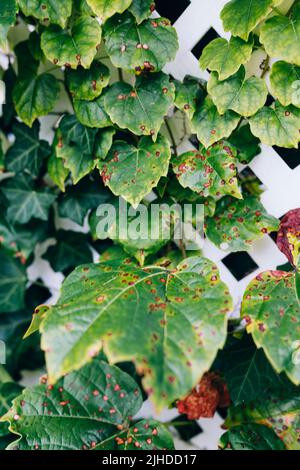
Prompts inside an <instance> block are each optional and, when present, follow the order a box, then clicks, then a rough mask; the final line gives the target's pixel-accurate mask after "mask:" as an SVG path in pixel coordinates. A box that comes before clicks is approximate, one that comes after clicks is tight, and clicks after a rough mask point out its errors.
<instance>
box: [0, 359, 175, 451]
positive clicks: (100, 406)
mask: <svg viewBox="0 0 300 470" xmlns="http://www.w3.org/2000/svg"><path fill="white" fill-rule="evenodd" d="M86 397H88V398H86ZM45 403H47V406H45ZM142 403H143V400H142V396H141V392H140V390H139V389H138V386H137V384H136V382H135V381H134V380H133V379H132V378H131V377H130V376H129V375H128V374H126V373H125V372H122V371H121V370H120V369H118V368H117V367H114V366H109V365H108V364H107V363H105V362H103V361H100V360H99V359H94V360H93V361H92V362H91V363H90V364H88V365H87V366H85V367H84V368H83V369H81V370H80V371H78V372H74V373H72V374H70V375H67V376H66V377H64V378H63V379H62V380H60V382H59V383H58V384H57V385H55V386H51V385H50V386H49V385H47V384H41V385H36V386H35V387H32V388H28V389H25V390H24V392H23V393H22V395H20V396H19V397H18V398H17V399H15V400H14V401H13V408H12V410H10V411H9V412H8V413H7V414H6V415H5V416H4V418H3V420H7V421H9V423H10V431H11V432H13V433H14V434H17V435H18V436H19V438H18V440H17V441H15V442H14V443H13V444H12V445H11V446H10V447H9V448H10V449H13V448H15V447H17V448H18V449H19V450H34V449H35V450H36V449H42V450H82V449H95V450H104V449H108V450H112V449H115V448H117V449H118V450H120V449H131V450H132V449H135V450H136V449H137V448H138V447H139V448H141V449H144V450H151V449H153V448H166V449H172V448H173V442H172V437H171V435H170V434H169V432H168V431H167V430H166V429H165V428H164V426H163V425H162V424H160V423H158V422H156V421H154V420H150V421H146V420H144V421H140V422H138V423H136V424H134V425H132V426H131V421H130V419H131V417H132V416H135V415H136V413H137V412H138V411H139V409H140V408H141V406H142ZM16 416H18V419H16Z"/></svg>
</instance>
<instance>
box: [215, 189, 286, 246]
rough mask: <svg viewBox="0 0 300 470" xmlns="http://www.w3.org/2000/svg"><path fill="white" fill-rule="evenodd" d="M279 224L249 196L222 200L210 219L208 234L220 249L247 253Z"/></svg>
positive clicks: (255, 199)
mask: <svg viewBox="0 0 300 470" xmlns="http://www.w3.org/2000/svg"><path fill="white" fill-rule="evenodd" d="M278 226H279V221H278V220H277V219H276V218H275V217H273V216H271V215H269V214H268V213H267V212H266V210H265V208H264V207H263V205H262V204H261V203H260V201H259V199H257V198H256V197H255V196H247V197H245V198H244V199H243V200H241V201H236V200H234V199H232V198H231V197H226V198H223V199H221V200H220V201H219V202H218V204H217V209H216V212H215V215H214V217H209V218H207V228H206V234H207V236H208V238H209V239H210V240H211V241H212V242H213V243H214V244H215V245H217V246H218V247H219V248H221V249H224V250H227V249H228V250H230V251H233V252H235V251H244V250H248V249H249V248H251V246H252V245H253V242H255V241H256V240H259V239H260V238H261V237H263V236H264V235H265V234H266V233H270V232H275V231H277V230H278Z"/></svg>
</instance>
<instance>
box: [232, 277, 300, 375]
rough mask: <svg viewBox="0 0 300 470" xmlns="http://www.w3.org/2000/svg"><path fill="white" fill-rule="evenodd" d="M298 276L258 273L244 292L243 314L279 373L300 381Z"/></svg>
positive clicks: (256, 342)
mask: <svg viewBox="0 0 300 470" xmlns="http://www.w3.org/2000/svg"><path fill="white" fill-rule="evenodd" d="M294 277H295V275H294V273H286V272H285V271H266V272H264V273H261V274H259V275H258V276H256V278H255V279H253V281H252V282H251V283H250V284H249V286H248V287H247V289H246V292H245V294H244V298H243V302H242V308H241V315H242V316H244V317H246V320H247V331H248V332H251V334H252V337H253V339H254V341H255V344H256V345H257V347H262V348H263V350H264V352H265V354H266V356H267V357H268V359H269V361H270V362H271V364H272V365H273V367H274V368H275V370H276V371H277V372H278V373H279V372H282V371H284V372H285V373H286V374H287V376H288V377H289V379H290V380H291V381H292V382H294V383H295V384H299V383H300V359H299V357H300V355H299V352H300V341H299V332H298V331H297V323H298V322H299V318H300V305H299V303H298V299H297V297H296V294H295V279H294Z"/></svg>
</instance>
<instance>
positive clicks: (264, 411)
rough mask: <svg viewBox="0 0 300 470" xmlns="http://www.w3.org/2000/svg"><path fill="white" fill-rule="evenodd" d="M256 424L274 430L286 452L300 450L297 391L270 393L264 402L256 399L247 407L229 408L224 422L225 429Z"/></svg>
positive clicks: (299, 418) (299, 411)
mask: <svg viewBox="0 0 300 470" xmlns="http://www.w3.org/2000/svg"><path fill="white" fill-rule="evenodd" d="M254 423H257V424H259V425H264V426H267V427H268V428H271V429H273V430H274V432H275V434H276V435H277V436H278V437H279V439H281V441H282V442H283V443H284V444H285V446H286V448H287V450H300V443H299V431H298V429H299V425H300V403H299V391H297V392H296V393H295V392H293V393H287V394H282V393H280V394H276V393H270V394H269V396H268V398H267V399H265V400H260V399H257V400H256V401H255V402H254V403H251V404H249V405H247V406H245V405H240V406H237V407H231V408H229V413H228V416H227V419H226V421H225V426H226V427H227V428H232V427H234V426H240V425H243V426H244V425H250V424H254Z"/></svg>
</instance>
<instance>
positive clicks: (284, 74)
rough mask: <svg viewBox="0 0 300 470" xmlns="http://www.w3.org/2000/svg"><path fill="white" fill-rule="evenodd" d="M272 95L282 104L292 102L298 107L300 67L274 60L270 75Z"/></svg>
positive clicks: (299, 100)
mask: <svg viewBox="0 0 300 470" xmlns="http://www.w3.org/2000/svg"><path fill="white" fill-rule="evenodd" d="M270 82H271V90H272V95H273V96H275V97H276V98H278V100H279V101H280V103H281V104H282V105H283V106H289V105H290V104H293V105H294V106H297V107H298V108H300V67H297V66H296V65H293V64H288V63H287V62H283V61H279V62H275V64H273V67H272V71H271V75H270Z"/></svg>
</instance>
